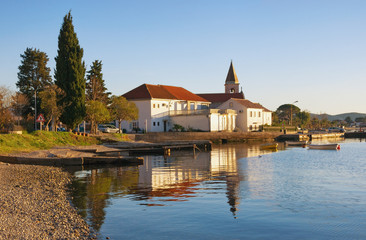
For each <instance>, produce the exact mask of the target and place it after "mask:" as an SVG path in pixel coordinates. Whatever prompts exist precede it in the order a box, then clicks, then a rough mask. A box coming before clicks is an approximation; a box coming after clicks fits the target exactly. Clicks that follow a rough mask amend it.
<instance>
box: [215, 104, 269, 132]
mask: <svg viewBox="0 0 366 240" xmlns="http://www.w3.org/2000/svg"><path fill="white" fill-rule="evenodd" d="M218 108H219V109H232V110H235V111H236V113H237V116H236V127H237V128H238V129H240V130H241V131H243V132H248V131H256V130H260V129H261V127H262V126H263V125H272V112H271V111H269V110H268V109H266V108H265V107H263V106H262V105H260V104H259V103H253V102H251V101H249V100H247V99H236V98H231V99H229V100H227V101H226V102H224V103H223V104H221V105H220V106H219V107H218Z"/></svg>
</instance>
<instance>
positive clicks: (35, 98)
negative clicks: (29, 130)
mask: <svg viewBox="0 0 366 240" xmlns="http://www.w3.org/2000/svg"><path fill="white" fill-rule="evenodd" d="M34 131H37V89H36V90H34Z"/></svg>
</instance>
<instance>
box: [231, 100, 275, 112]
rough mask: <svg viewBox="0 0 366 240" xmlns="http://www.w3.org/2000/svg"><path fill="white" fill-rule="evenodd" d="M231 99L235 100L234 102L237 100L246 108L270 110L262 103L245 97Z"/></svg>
mask: <svg viewBox="0 0 366 240" xmlns="http://www.w3.org/2000/svg"><path fill="white" fill-rule="evenodd" d="M233 100H235V101H236V102H238V103H239V104H241V105H243V106H245V107H247V108H260V109H263V110H264V111H266V112H271V111H270V110H268V109H267V108H265V107H263V106H262V105H260V104H259V103H253V102H251V101H249V100H247V99H237V98H233Z"/></svg>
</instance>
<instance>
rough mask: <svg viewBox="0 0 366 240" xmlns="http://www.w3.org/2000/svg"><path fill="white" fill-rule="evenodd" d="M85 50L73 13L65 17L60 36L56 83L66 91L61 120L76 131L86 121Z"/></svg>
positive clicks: (60, 97) (61, 99) (60, 100)
mask: <svg viewBox="0 0 366 240" xmlns="http://www.w3.org/2000/svg"><path fill="white" fill-rule="evenodd" d="M83 53H84V52H83V49H82V48H81V47H80V45H79V40H78V38H77V36H76V33H75V32H74V26H73V24H72V16H71V12H69V13H68V14H67V15H66V16H65V17H64V22H63V24H62V26H61V29H60V35H59V36H58V50H57V56H56V57H55V60H56V69H55V83H56V85H57V86H58V87H59V88H61V89H62V90H63V91H64V95H63V96H59V100H58V101H59V104H60V105H62V106H64V111H63V113H62V115H61V117H60V120H61V121H62V122H63V123H65V124H66V125H67V126H68V127H69V128H70V129H74V128H75V127H76V126H77V125H78V124H79V123H81V121H82V120H83V119H84V117H85V114H86V112H85V111H86V110H85V79H84V76H85V63H84V61H82V58H83Z"/></svg>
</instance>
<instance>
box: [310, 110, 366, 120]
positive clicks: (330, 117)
mask: <svg viewBox="0 0 366 240" xmlns="http://www.w3.org/2000/svg"><path fill="white" fill-rule="evenodd" d="M310 115H311V117H312V118H313V117H316V118H319V119H322V118H324V117H327V118H328V120H329V121H334V120H344V119H346V117H350V118H351V119H352V120H353V121H354V120H355V119H356V118H359V117H366V113H356V112H350V113H341V114H337V115H329V114H326V113H324V114H315V113H310Z"/></svg>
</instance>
